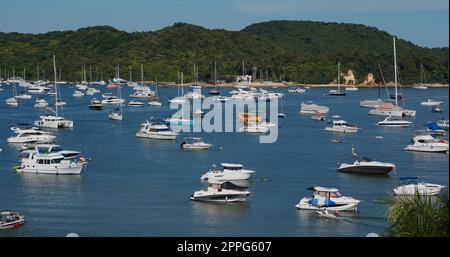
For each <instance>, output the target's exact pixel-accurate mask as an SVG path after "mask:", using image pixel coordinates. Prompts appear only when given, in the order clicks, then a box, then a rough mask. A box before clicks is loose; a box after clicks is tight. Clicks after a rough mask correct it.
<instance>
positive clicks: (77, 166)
mask: <svg viewBox="0 0 450 257" xmlns="http://www.w3.org/2000/svg"><path fill="white" fill-rule="evenodd" d="M74 153H75V152H74ZM77 156H78V155H77ZM85 164H86V161H85V160H84V159H83V158H78V157H73V156H71V157H70V158H67V157H65V156H64V155H63V154H62V153H61V151H51V152H44V151H41V150H39V149H38V148H36V149H34V150H24V151H22V158H21V164H20V167H17V168H16V171H17V172H22V173H35V174H54V175H78V174H80V173H81V170H82V169H83V167H84V166H85Z"/></svg>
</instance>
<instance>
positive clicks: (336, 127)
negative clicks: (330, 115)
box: [325, 120, 361, 133]
mask: <svg viewBox="0 0 450 257" xmlns="http://www.w3.org/2000/svg"><path fill="white" fill-rule="evenodd" d="M332 124H333V126H332V127H326V128H325V131H330V132H341V133H356V132H358V130H359V129H361V128H358V127H356V126H355V125H352V124H350V123H348V122H346V121H345V120H333V121H332Z"/></svg>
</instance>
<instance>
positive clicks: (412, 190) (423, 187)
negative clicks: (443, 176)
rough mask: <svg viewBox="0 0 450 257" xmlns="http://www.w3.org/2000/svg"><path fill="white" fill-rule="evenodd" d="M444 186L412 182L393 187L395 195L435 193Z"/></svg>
mask: <svg viewBox="0 0 450 257" xmlns="http://www.w3.org/2000/svg"><path fill="white" fill-rule="evenodd" d="M444 187H445V186H441V185H437V184H429V183H423V184H414V185H403V186H399V187H397V188H394V189H393V191H394V194H395V195H415V194H419V195H427V196H429V195H437V194H439V193H440V192H441V189H443V188H444Z"/></svg>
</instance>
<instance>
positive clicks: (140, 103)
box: [128, 100, 145, 107]
mask: <svg viewBox="0 0 450 257" xmlns="http://www.w3.org/2000/svg"><path fill="white" fill-rule="evenodd" d="M144 105H145V104H144V103H143V102H139V101H134V100H132V101H130V102H129V103H128V106H133V107H141V106H144Z"/></svg>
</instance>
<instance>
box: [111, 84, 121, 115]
mask: <svg viewBox="0 0 450 257" xmlns="http://www.w3.org/2000/svg"><path fill="white" fill-rule="evenodd" d="M120 89H121V86H120V85H119V86H118V87H117V91H118V92H117V96H118V98H119V99H122V94H121V90H120ZM118 105H119V106H118V107H117V108H116V109H115V110H114V111H111V112H110V113H108V118H109V119H110V120H122V119H123V115H122V114H123V112H122V103H121V102H119V103H118Z"/></svg>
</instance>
